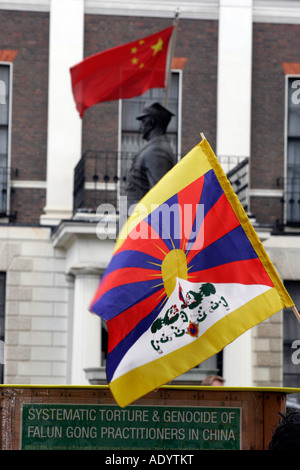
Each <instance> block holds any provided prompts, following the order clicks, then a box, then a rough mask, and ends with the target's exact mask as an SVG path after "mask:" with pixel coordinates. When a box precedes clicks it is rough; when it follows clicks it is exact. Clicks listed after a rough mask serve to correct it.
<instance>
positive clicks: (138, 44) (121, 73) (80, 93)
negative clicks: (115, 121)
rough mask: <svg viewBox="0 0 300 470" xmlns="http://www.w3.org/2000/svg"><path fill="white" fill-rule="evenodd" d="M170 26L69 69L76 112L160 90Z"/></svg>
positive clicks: (165, 66) (162, 84)
mask: <svg viewBox="0 0 300 470" xmlns="http://www.w3.org/2000/svg"><path fill="white" fill-rule="evenodd" d="M173 29H174V26H171V27H169V28H167V29H164V30H163V31H159V32H158V33H155V34H152V35H151V36H147V37H145V38H142V39H137V40H136V41H133V42H130V43H128V44H124V45H121V46H117V47H114V48H112V49H108V50H106V51H103V52H99V53H98V54H95V55H92V56H90V57H87V58H86V59H84V60H83V61H82V62H80V63H79V64H77V65H74V66H73V67H71V69H70V72H71V81H72V90H73V95H74V99H75V102H76V107H77V110H78V112H79V114H80V116H81V117H82V116H83V114H84V111H85V110H86V109H87V108H89V107H90V106H93V105H94V104H96V103H100V102H102V101H114V100H118V99H120V98H132V97H134V96H139V95H142V94H143V93H145V92H146V91H147V90H149V89H150V88H164V87H165V86H166V79H167V77H166V76H167V71H168V67H167V66H168V65H169V63H168V59H169V56H168V52H169V49H170V47H169V46H170V39H171V36H172V32H173Z"/></svg>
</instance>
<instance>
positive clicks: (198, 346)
mask: <svg viewBox="0 0 300 470" xmlns="http://www.w3.org/2000/svg"><path fill="white" fill-rule="evenodd" d="M281 307H282V305H281V299H280V297H279V294H278V292H277V290H276V288H275V287H272V288H270V289H269V290H267V291H266V292H264V293H263V294H259V295H258V296H256V297H254V298H253V299H252V300H250V301H249V302H247V303H246V304H244V305H242V306H241V307H239V308H237V309H236V310H234V311H233V312H230V313H228V314H227V315H226V316H224V317H223V318H222V319H220V320H219V321H217V322H216V323H215V324H214V325H212V326H211V327H210V328H208V329H207V330H206V331H205V332H204V333H203V334H202V335H201V336H199V337H198V338H196V339H194V341H193V342H191V343H189V344H187V345H186V346H183V347H181V348H179V349H176V350H175V351H173V352H171V353H169V354H167V355H165V356H163V357H160V358H158V359H156V360H155V361H151V362H148V363H147V364H144V365H142V366H139V367H136V368H134V369H132V370H131V371H129V372H127V373H125V374H123V375H121V376H120V377H118V378H116V379H115V380H112V382H110V384H109V388H110V390H111V392H112V394H113V396H114V399H115V400H116V402H117V403H118V405H119V406H121V407H125V406H127V405H129V404H130V403H132V402H134V401H135V400H137V399H138V398H140V397H142V396H144V395H145V394H147V393H149V392H151V391H152V390H155V389H157V388H159V387H160V386H162V385H163V384H165V383H166V382H170V381H171V380H173V379H174V378H176V377H178V376H180V375H182V374H184V373H185V372H186V371H187V370H190V369H192V368H193V367H196V366H197V365H198V364H199V363H201V362H203V361H204V360H205V359H208V358H209V357H211V356H213V355H214V354H216V353H217V352H219V351H221V349H223V348H224V347H225V346H227V345H228V344H229V343H231V342H232V341H234V340H235V339H236V338H237V337H239V336H240V335H241V334H243V333H245V331H247V330H249V329H250V328H252V327H254V326H255V325H257V324H258V323H260V322H262V321H263V320H265V319H266V318H268V317H270V316H272V315H273V314H274V313H275V312H276V311H279V310H281ZM145 377H147V380H145ZM132 384H134V387H133V386H132Z"/></svg>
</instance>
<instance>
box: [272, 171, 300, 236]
mask: <svg viewBox="0 0 300 470" xmlns="http://www.w3.org/2000/svg"><path fill="white" fill-rule="evenodd" d="M277 184H278V186H279V187H280V188H283V194H284V196H283V198H282V200H281V203H282V213H283V225H285V226H288V227H300V177H297V176H295V177H290V178H278V181H277Z"/></svg>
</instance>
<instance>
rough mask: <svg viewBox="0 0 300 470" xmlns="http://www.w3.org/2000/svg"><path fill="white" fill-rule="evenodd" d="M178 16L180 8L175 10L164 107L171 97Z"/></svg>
mask: <svg viewBox="0 0 300 470" xmlns="http://www.w3.org/2000/svg"><path fill="white" fill-rule="evenodd" d="M178 16H179V10H177V11H176V12H175V18H174V26H175V27H174V31H173V34H172V39H171V41H172V42H171V52H170V56H169V64H168V72H167V83H166V88H165V96H164V104H163V105H164V107H165V108H166V107H167V105H168V98H169V88H170V82H171V73H172V62H173V57H174V52H175V42H176V35H177V26H178Z"/></svg>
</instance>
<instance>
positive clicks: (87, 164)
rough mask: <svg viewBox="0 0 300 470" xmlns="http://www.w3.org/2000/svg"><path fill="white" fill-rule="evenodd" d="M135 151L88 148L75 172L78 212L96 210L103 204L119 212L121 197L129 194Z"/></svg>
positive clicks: (75, 193)
mask: <svg viewBox="0 0 300 470" xmlns="http://www.w3.org/2000/svg"><path fill="white" fill-rule="evenodd" d="M133 157H134V154H133V153H132V152H117V151H112V150H106V151H94V150H88V151H86V152H85V153H84V154H83V156H82V158H81V159H80V161H79V162H78V164H77V165H76V167H75V172H74V199H73V201H74V207H73V209H74V213H80V212H83V213H93V212H96V211H97V208H98V207H99V205H100V204H110V205H112V206H113V207H114V208H115V210H116V212H118V199H119V196H120V195H124V194H125V186H126V179H127V172H128V170H129V169H130V166H131V162H132V159H133Z"/></svg>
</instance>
